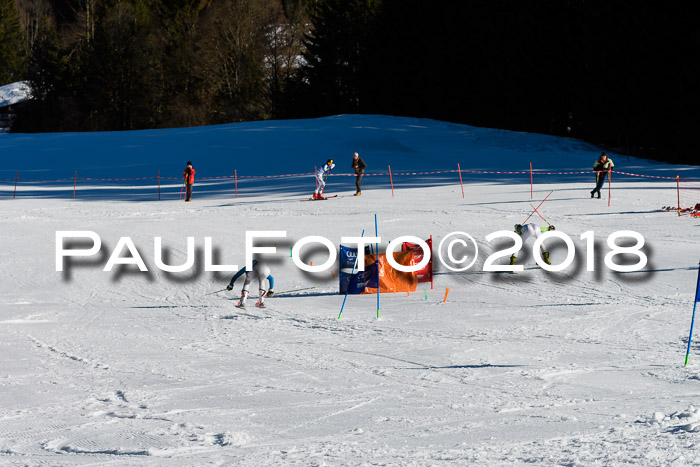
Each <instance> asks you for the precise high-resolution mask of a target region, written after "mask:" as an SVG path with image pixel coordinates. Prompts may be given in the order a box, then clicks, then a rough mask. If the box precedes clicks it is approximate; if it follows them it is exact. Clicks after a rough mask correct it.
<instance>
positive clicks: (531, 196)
mask: <svg viewBox="0 0 700 467" xmlns="http://www.w3.org/2000/svg"><path fill="white" fill-rule="evenodd" d="M530 199H534V198H533V195H532V162H530Z"/></svg>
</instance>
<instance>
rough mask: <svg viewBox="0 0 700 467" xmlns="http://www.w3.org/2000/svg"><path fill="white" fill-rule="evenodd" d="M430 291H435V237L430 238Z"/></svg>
mask: <svg viewBox="0 0 700 467" xmlns="http://www.w3.org/2000/svg"><path fill="white" fill-rule="evenodd" d="M430 290H433V236H432V235H431V236H430Z"/></svg>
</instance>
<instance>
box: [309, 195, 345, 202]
mask: <svg viewBox="0 0 700 467" xmlns="http://www.w3.org/2000/svg"><path fill="white" fill-rule="evenodd" d="M337 197H338V195H333V196H326V197H325V198H321V199H315V198H309V199H302V200H300V201H325V200H327V199H333V198H337Z"/></svg>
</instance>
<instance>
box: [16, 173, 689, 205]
mask: <svg viewBox="0 0 700 467" xmlns="http://www.w3.org/2000/svg"><path fill="white" fill-rule="evenodd" d="M17 175H19V172H15V192H14V193H13V194H12V199H15V198H17ZM679 196H680V195H679Z"/></svg>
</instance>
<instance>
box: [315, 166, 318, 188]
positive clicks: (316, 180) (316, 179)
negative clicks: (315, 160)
mask: <svg viewBox="0 0 700 467" xmlns="http://www.w3.org/2000/svg"><path fill="white" fill-rule="evenodd" d="M317 169H318V167H316V166H315V165H314V182H316V190H318V178H316V170H317ZM314 193H316V192H315V191H314Z"/></svg>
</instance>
